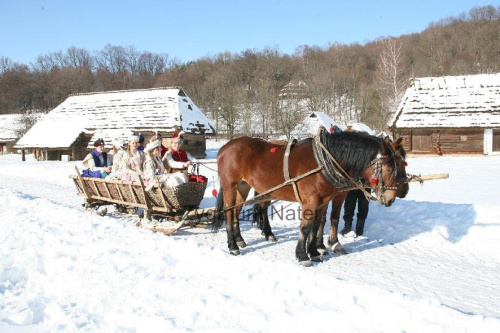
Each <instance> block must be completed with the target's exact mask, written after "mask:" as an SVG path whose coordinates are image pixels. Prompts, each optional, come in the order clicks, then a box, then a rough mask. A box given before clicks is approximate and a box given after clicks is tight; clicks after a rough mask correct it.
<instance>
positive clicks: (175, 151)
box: [163, 131, 197, 173]
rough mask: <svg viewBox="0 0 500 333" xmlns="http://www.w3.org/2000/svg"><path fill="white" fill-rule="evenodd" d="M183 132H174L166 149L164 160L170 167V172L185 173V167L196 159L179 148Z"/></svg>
mask: <svg viewBox="0 0 500 333" xmlns="http://www.w3.org/2000/svg"><path fill="white" fill-rule="evenodd" d="M182 134H184V132H182V131H181V132H179V133H177V132H176V133H174V134H173V135H172V139H171V141H170V149H169V150H168V151H167V153H166V154H165V156H164V157H163V159H164V160H167V162H168V165H169V166H170V168H172V170H171V172H178V171H180V172H184V173H187V168H188V167H189V166H190V165H192V164H193V162H194V163H196V162H197V160H196V159H195V158H194V157H193V156H191V154H189V153H188V152H186V151H184V150H182V149H181V146H182V140H183V138H184V137H183V135H182Z"/></svg>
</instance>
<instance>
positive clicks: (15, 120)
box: [0, 114, 23, 155]
mask: <svg viewBox="0 0 500 333" xmlns="http://www.w3.org/2000/svg"><path fill="white" fill-rule="evenodd" d="M22 116H23V115H22V114H2V115H0V155H2V154H8V153H11V152H13V151H14V149H13V147H14V144H15V143H16V141H17V140H18V139H19V136H18V134H17V131H18V130H20V128H21V119H22Z"/></svg>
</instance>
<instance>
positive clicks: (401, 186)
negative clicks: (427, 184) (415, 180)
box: [392, 137, 410, 199]
mask: <svg viewBox="0 0 500 333" xmlns="http://www.w3.org/2000/svg"><path fill="white" fill-rule="evenodd" d="M392 148H393V149H394V159H395V161H396V170H397V172H396V186H397V188H398V189H397V190H396V191H397V192H396V195H397V197H398V198H401V199H402V198H404V197H406V195H407V194H408V191H409V190H410V187H409V185H408V182H407V181H406V180H407V175H406V165H407V163H406V152H405V150H404V148H403V138H402V137H401V138H399V139H397V140H396V141H395V142H394V143H393V144H392Z"/></svg>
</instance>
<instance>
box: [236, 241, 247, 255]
mask: <svg viewBox="0 0 500 333" xmlns="http://www.w3.org/2000/svg"><path fill="white" fill-rule="evenodd" d="M236 245H238V247H239V248H245V247H247V243H245V241H238V242H236ZM238 254H239V253H238Z"/></svg>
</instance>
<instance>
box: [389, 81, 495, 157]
mask: <svg viewBox="0 0 500 333" xmlns="http://www.w3.org/2000/svg"><path fill="white" fill-rule="evenodd" d="M390 126H391V130H392V132H393V135H394V136H395V137H399V136H403V137H404V138H405V139H406V140H405V147H404V148H405V149H406V150H407V151H408V152H410V153H416V154H420V153H422V154H438V155H442V154H457V153H473V154H500V73H497V74H480V75H467V76H446V77H426V78H419V79H415V80H414V81H413V82H412V84H411V86H410V87H409V88H408V89H407V90H406V93H405V95H404V97H403V99H402V101H401V104H400V105H399V108H398V109H397V111H396V113H395V114H394V116H393V117H392V119H391V121H390Z"/></svg>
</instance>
